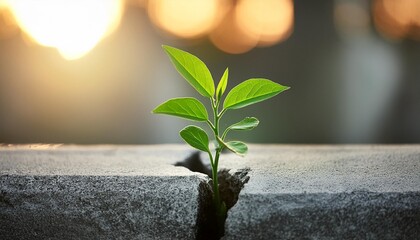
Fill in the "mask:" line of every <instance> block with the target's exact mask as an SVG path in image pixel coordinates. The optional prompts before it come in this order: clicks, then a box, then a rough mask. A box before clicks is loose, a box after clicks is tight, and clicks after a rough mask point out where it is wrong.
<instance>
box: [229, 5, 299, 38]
mask: <svg viewBox="0 0 420 240" xmlns="http://www.w3.org/2000/svg"><path fill="white" fill-rule="evenodd" d="M293 18H294V14H293V2H292V0H264V1H261V0H240V1H239V2H238V5H237V7H236V21H237V24H238V26H239V27H240V28H241V29H242V30H243V31H244V32H246V33H247V34H248V35H252V36H253V37H254V38H258V39H259V43H258V45H260V46H269V45H273V44H275V43H278V42H280V41H282V40H285V39H287V38H288V37H289V36H290V34H291V32H292V29H293Z"/></svg>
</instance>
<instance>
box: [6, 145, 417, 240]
mask: <svg viewBox="0 0 420 240" xmlns="http://www.w3.org/2000/svg"><path fill="white" fill-rule="evenodd" d="M249 148H250V149H249V154H248V155H247V156H246V157H243V158H242V157H238V156H235V155H233V154H223V155H222V158H221V160H220V165H221V166H220V167H221V168H227V169H231V170H230V172H231V173H232V175H235V173H238V176H239V177H240V178H243V179H244V180H245V179H247V178H245V177H244V176H245V172H248V175H247V176H248V177H249V180H248V182H247V183H246V184H245V185H244V188H243V190H242V191H241V192H240V194H239V200H238V202H237V203H236V205H235V206H233V208H231V209H230V211H229V212H228V218H227V221H226V235H225V237H224V239H419V236H420V227H419V226H420V145H402V146H371V145H369V146H363V145H362V146H357V145H354V146H304V145H250V146H249ZM191 152H192V151H191V149H190V148H188V147H187V146H184V145H157V146H89V147H86V146H56V145H28V146H3V147H0V223H1V224H0V239H194V238H196V236H197V232H198V228H199V227H200V226H199V224H197V222H199V220H198V219H199V218H200V217H199V214H200V212H201V210H200V206H202V204H203V203H202V202H203V201H206V200H203V199H208V185H207V181H208V178H207V177H206V176H205V175H203V174H200V173H194V172H191V171H189V170H187V169H185V168H183V167H175V166H173V165H172V164H173V163H175V162H177V161H182V160H183V159H185V158H186V157H188V156H189V155H190V154H191ZM202 156H203V158H204V157H205V154H203V155H202ZM243 169H249V170H245V171H244V170H243ZM206 194H207V196H206Z"/></svg>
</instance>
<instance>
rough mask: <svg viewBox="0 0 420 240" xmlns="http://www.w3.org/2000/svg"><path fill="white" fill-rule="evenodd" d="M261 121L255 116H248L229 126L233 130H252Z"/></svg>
mask: <svg viewBox="0 0 420 240" xmlns="http://www.w3.org/2000/svg"><path fill="white" fill-rule="evenodd" d="M259 123H260V121H258V119H257V118H255V117H246V118H244V119H242V121H240V122H237V123H235V124H233V125H231V126H230V127H228V128H229V129H231V130H252V129H254V128H255V127H257V126H258V124H259Z"/></svg>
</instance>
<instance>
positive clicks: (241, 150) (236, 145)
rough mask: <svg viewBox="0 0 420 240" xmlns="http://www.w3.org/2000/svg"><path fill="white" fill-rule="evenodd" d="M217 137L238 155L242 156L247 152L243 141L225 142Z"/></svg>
mask: <svg viewBox="0 0 420 240" xmlns="http://www.w3.org/2000/svg"><path fill="white" fill-rule="evenodd" d="M217 139H218V140H219V142H220V144H222V145H223V146H224V147H226V148H227V149H229V150H230V151H232V152H233V153H236V154H237V155H239V156H242V157H243V156H245V154H246V153H247V152H248V146H247V145H246V144H245V143H244V142H240V141H230V142H227V143H225V142H224V141H223V140H222V139H221V138H219V137H217Z"/></svg>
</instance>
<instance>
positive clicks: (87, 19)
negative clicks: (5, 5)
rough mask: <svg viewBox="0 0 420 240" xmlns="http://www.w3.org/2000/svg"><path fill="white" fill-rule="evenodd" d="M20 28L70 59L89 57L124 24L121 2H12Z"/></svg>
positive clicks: (61, 0)
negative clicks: (98, 44)
mask: <svg viewBox="0 0 420 240" xmlns="http://www.w3.org/2000/svg"><path fill="white" fill-rule="evenodd" d="M9 5H10V9H11V11H12V12H13V14H14V16H15V18H16V21H17V24H18V25H19V27H20V28H21V29H22V31H23V32H25V33H26V34H27V35H29V37H30V38H31V39H32V40H34V41H35V42H37V43H39V44H41V45H43V46H47V47H53V48H56V49H57V50H58V51H59V52H60V54H61V55H63V57H64V58H66V59H77V58H80V57H82V56H84V55H85V54H87V53H88V52H89V51H90V50H91V49H92V48H94V47H95V46H96V44H97V43H98V42H99V41H100V40H101V39H102V38H103V37H105V36H106V35H108V34H109V33H110V32H112V31H113V30H114V29H115V28H116V27H117V25H118V24H119V22H120V19H121V15H122V9H123V6H122V5H123V4H122V1H121V0H73V1H69V0H37V1H33V0H9Z"/></svg>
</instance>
